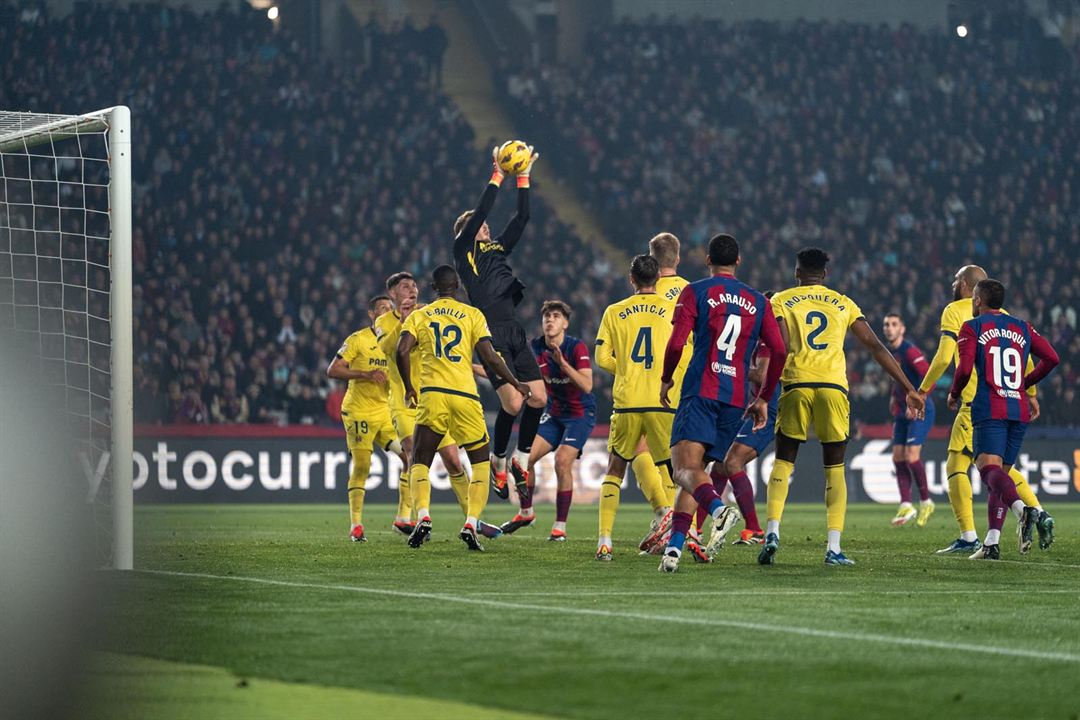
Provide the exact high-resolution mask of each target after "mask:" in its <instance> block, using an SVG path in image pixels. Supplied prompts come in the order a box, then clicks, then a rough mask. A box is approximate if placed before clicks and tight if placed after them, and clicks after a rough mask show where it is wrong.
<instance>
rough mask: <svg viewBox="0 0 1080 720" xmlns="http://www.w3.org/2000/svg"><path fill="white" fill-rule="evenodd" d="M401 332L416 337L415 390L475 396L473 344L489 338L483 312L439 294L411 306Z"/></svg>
mask: <svg viewBox="0 0 1080 720" xmlns="http://www.w3.org/2000/svg"><path fill="white" fill-rule="evenodd" d="M402 332H407V333H409V334H410V335H412V336H413V337H415V338H416V344H417V346H418V347H419V348H420V362H421V364H422V366H423V367H422V368H421V370H420V386H419V387H416V391H417V392H422V391H426V390H437V391H443V392H447V391H449V392H450V393H451V394H466V395H468V396H469V397H474V398H477V399H479V392H478V391H477V389H476V378H474V377H473V369H472V356H473V348H475V347H476V344H477V343H479V342H480V341H481V340H484V339H491V331H490V330H488V325H487V320H485V319H484V314H483V313H482V312H480V311H479V310H477V309H476V308H474V307H473V306H471V305H466V304H465V303H463V302H460V301H458V300H455V299H454V298H449V297H441V298H439V299H438V300H436V301H435V302H433V303H431V304H429V305H425V306H424V307H422V308H420V309H418V310H413V311H412V312H411V313H410V314H409V317H408V318H406V320H405V325H404V326H403V327H402Z"/></svg>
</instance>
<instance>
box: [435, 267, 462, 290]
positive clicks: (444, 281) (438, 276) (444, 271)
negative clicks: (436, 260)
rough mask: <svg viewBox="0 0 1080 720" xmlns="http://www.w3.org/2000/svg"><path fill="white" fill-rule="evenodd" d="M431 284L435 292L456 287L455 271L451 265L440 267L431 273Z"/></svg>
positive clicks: (456, 276)
mask: <svg viewBox="0 0 1080 720" xmlns="http://www.w3.org/2000/svg"><path fill="white" fill-rule="evenodd" d="M431 284H432V285H434V286H435V288H436V289H437V290H440V291H442V290H449V289H451V288H453V287H457V285H458V274H457V270H455V269H454V268H453V266H452V265H440V266H438V267H437V268H435V269H434V270H432V271H431Z"/></svg>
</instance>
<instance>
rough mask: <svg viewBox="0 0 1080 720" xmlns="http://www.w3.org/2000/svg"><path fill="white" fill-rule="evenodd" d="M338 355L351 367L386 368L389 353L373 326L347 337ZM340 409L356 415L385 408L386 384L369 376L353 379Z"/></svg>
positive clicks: (361, 368)
mask: <svg viewBox="0 0 1080 720" xmlns="http://www.w3.org/2000/svg"><path fill="white" fill-rule="evenodd" d="M337 356H338V357H339V358H341V359H342V360H344V361H345V362H347V363H348V364H349V369H351V370H363V371H371V370H382V371H383V372H386V370H387V362H386V356H385V355H384V354H383V351H382V350H381V349H380V348H379V341H378V338H376V337H375V331H374V330H373V329H372V328H364V329H363V330H357V331H356V332H354V333H353V334H352V335H350V336H349V337H347V338H345V342H344V343H343V344H342V346H341V348H340V349H339V350H338V351H337ZM341 409H342V410H343V411H344V412H347V413H349V414H351V415H356V416H364V415H374V414H376V413H380V412H386V410H387V402H386V385H384V384H382V383H376V382H371V381H370V380H350V381H349V389H348V390H346V391H345V397H344V399H342V401H341Z"/></svg>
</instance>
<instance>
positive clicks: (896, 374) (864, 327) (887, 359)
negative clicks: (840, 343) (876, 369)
mask: <svg viewBox="0 0 1080 720" xmlns="http://www.w3.org/2000/svg"><path fill="white" fill-rule="evenodd" d="M851 333H852V334H853V335H854V336H855V337H856V338H857V339H858V340H859V342H860V343H862V345H863V347H865V348H866V349H867V350H869V351H870V354H871V355H872V356H873V358H874V361H875V362H876V363H877V364H878V365H880V366H881V367H882V369H884V370H885V372H887V373H889V376H890V377H891V378H892V379H893V380H895V381H896V382H897V383H898V384H899V385H900V387H902V388H904V392H905V393H907V406H908V408H909V409H910V410H911V411H912V412H913V413H914V415H915V417H916V418H918V419H919V420H922V419H923V417H925V415H926V398H925V396H923V395H922V394H921V393H920V392H919V391H918V390H916V389H915V386H914V385H912V384H911V381H910V380H908V379H907V375H905V374H904V371H903V370H902V369H901V368H900V365H899V364H898V363H897V362H896V358H894V357H893V356H892V353H891V352H889V349H888V348H887V347H885V345H884V344H882V342H881V339H880V338H879V337H878V336H877V333H875V332H874V330H873V328H871V327H870V323H868V322H866V318H859V319H858V320H856V321H855V323H854V324H853V325H852V326H851Z"/></svg>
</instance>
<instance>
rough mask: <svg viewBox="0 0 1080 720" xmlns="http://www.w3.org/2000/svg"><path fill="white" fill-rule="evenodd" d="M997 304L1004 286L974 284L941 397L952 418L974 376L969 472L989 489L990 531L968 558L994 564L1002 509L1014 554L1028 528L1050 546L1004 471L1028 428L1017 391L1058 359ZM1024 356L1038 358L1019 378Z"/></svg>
mask: <svg viewBox="0 0 1080 720" xmlns="http://www.w3.org/2000/svg"><path fill="white" fill-rule="evenodd" d="M1004 303H1005V286H1004V285H1002V284H1001V283H1000V282H998V281H997V280H992V279H989V278H987V279H985V280H980V281H979V282H978V283H977V284H976V285H975V291H974V293H973V294H972V296H971V307H972V314H973V315H974V317H973V318H972V319H971V320H968V321H967V322H965V323H964V325H963V327H961V328H960V336H959V337H958V338H957V349H958V351H959V353H960V362H959V365H958V367H957V369H956V377H954V378H953V384H952V389H951V390H950V391H949V409H950V410H954V411H955V410H957V409H958V408H959V407H960V403H961V401H962V398H961V393H962V392H963V391H964V388H965V387H966V386H967V384H968V381H969V380H970V379H971V373H972V371H973V370H974V371H975V372H976V373H977V374H978V378H977V380H976V382H977V383H978V384H977V385H976V389H975V397H974V399H972V401H971V422H972V426H973V428H974V452H975V465H976V466H977V467H978V468H979V475H980V476H981V477H982V480H983V482H984V483H985V484H986V486H987V487H988V488H989V489H990V497H989V500H988V502H987V506H988V511H989V519H990V528H989V530H987V532H986V540H985V542H983V546H982V547H981V548H979V550H977V551H976V552H975V554H973V555H971V559H972V560H997V559H999V558H1000V557H1001V549H1000V547H999V542H1000V539H1001V527H1002V526H1003V525H1004V524H1005V515H1006V513H1007V512H1008V510H1009V509H1012V511H1013V513H1015V514H1016V516H1017V520H1018V521H1019V524H1018V525H1017V528H1016V534H1017V537H1018V539H1019V547H1020V554H1021V555H1023V554H1025V553H1027V551H1028V550H1030V549H1031V541H1032V535H1033V532H1034V530H1035V529H1038V531H1039V544H1040V545H1044V546H1049V544H1050V543H1051V542H1053V528H1054V520H1053V518H1051V517H1050V516H1049V515H1048V514H1047V512H1046V511H1045V510H1039V509H1038V508H1035V507H1032V506H1030V505H1025V504H1024V501H1023V500H1021V499H1020V496H1019V495H1018V494H1017V492H1016V485H1015V484H1014V483H1013V481H1012V479H1011V478H1010V477H1009V475H1008V472H1009V470H1010V469H1011V468H1012V465H1013V463H1015V462H1016V458H1017V456H1018V455H1019V454H1020V446H1021V444H1022V443H1023V442H1024V433H1025V432H1026V431H1027V425H1028V423H1029V422H1030V421H1031V410H1030V408H1029V405H1028V402H1027V397H1026V396H1025V391H1026V390H1027V388H1029V387H1031V386H1033V385H1035V384H1036V383H1038V382H1039V381H1040V380H1042V379H1043V378H1044V377H1046V376H1047V375H1049V374H1050V371H1051V370H1053V369H1054V368H1055V367H1057V364H1058V362H1059V359H1058V354H1057V352H1055V351H1054V348H1053V347H1051V345H1050V343H1049V342H1047V341H1046V339H1045V338H1043V336H1042V335H1039V333H1037V332H1035V328H1033V327H1031V324H1030V323H1028V322H1027V321H1025V320H1020V319H1018V318H1015V317H1013V316H1012V315H1008V314H1006V313H1004V312H1002V311H1001V306H1002V305H1003V304H1004ZM1032 355H1034V356H1035V357H1036V358H1038V359H1039V364H1038V365H1036V366H1035V367H1034V368H1033V369H1032V370H1031V372H1029V373H1028V374H1027V375H1026V376H1025V374H1024V370H1025V368H1027V364H1028V359H1029V357H1031V356H1032Z"/></svg>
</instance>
